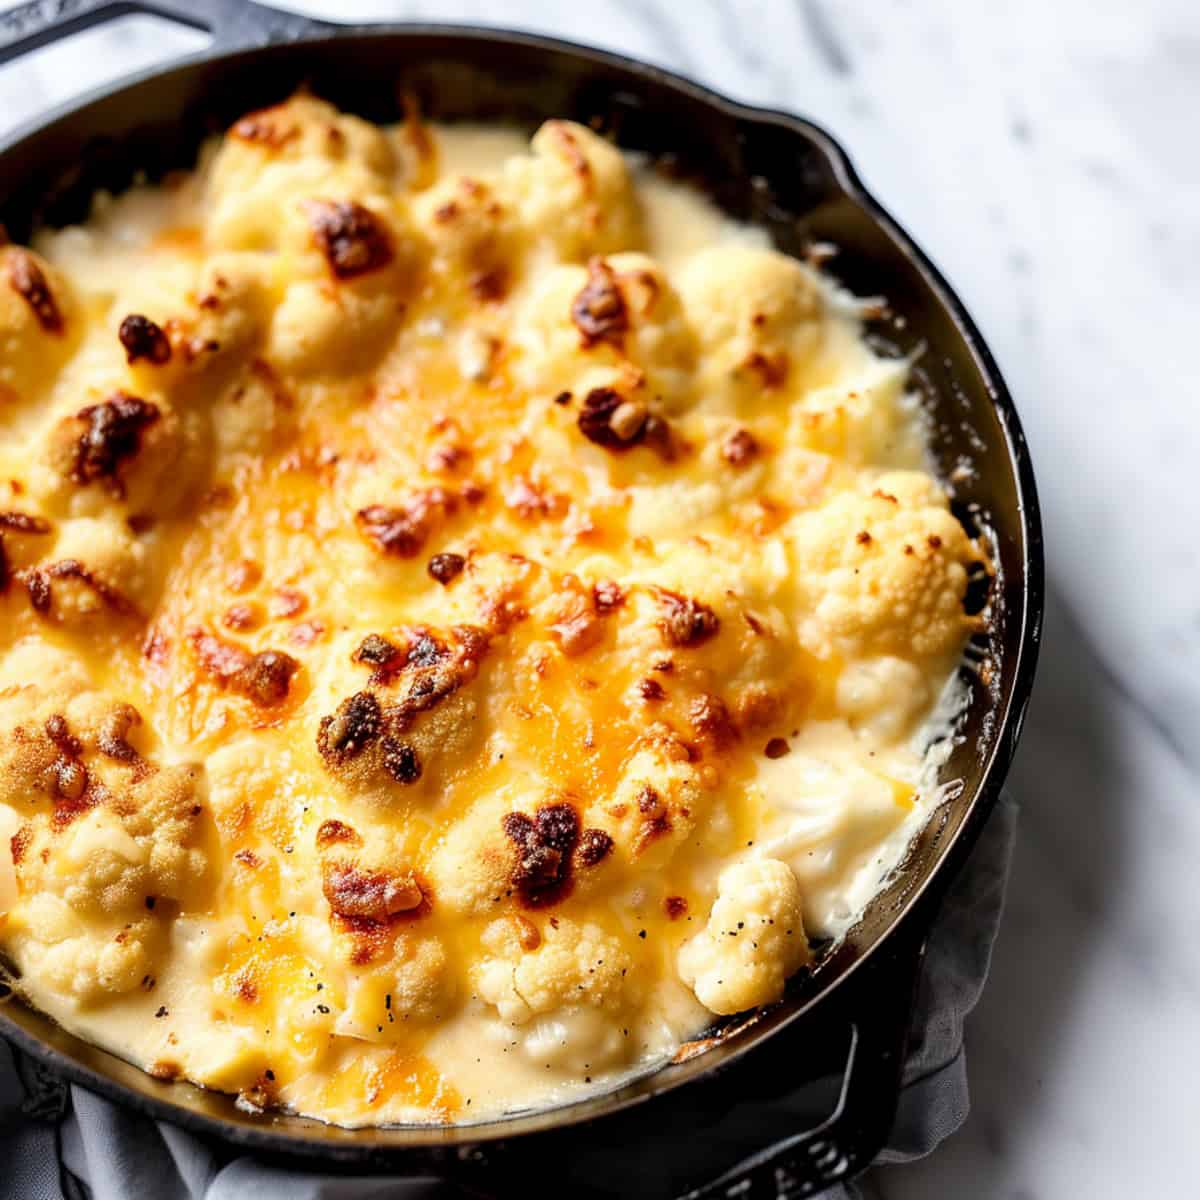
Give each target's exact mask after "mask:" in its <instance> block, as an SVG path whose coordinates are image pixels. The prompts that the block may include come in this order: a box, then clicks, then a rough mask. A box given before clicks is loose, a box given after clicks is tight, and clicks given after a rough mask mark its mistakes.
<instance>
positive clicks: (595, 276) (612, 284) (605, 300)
mask: <svg viewBox="0 0 1200 1200" xmlns="http://www.w3.org/2000/svg"><path fill="white" fill-rule="evenodd" d="M587 270H588V277H587V282H586V283H585V284H584V285H583V288H582V289H581V290H580V292H579V294H578V295H577V296H576V297H575V300H574V302H573V303H572V305H571V320H572V321H573V322H574V323H575V328H576V329H578V330H579V332H580V335H581V336H582V338H583V345H584V347H590V346H594V345H596V343H597V342H609V343H611V344H613V345H617V346H619V345H620V344H621V341H622V339H623V337H624V335H625V333H626V332H627V331H628V329H629V310H628V308H627V307H626V305H625V298H624V297H623V296H622V295H621V289H620V288H619V287H618V286H617V276H616V272H615V271H614V270H613V269H612V267H610V266H609V265H608V263H607V262H605V261H604V259H603V258H598V257H594V258H591V259H589V260H588V265H587Z"/></svg>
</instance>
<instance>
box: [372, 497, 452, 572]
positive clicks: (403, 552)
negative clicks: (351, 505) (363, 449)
mask: <svg viewBox="0 0 1200 1200" xmlns="http://www.w3.org/2000/svg"><path fill="white" fill-rule="evenodd" d="M458 504H459V499H458V496H457V495H455V493H454V492H451V491H448V490H447V489H446V488H442V487H431V488H425V489H423V490H422V491H419V492H416V493H414V494H413V495H412V496H410V497H409V498H408V500H407V501H405V502H404V503H403V504H402V505H398V506H392V505H387V504H371V505H368V506H367V507H366V508H362V509H359V511H358V512H357V513H356V514H355V518H354V519H355V523H356V524H357V526H358V528H359V531H360V532H361V533H362V534H363V535H364V536H365V537H366V538H367V539H368V540H369V541H370V542H372V543H373V544H374V545H375V546H376V547H378V548H379V549H380V550H382V551H383V553H384V554H391V555H396V556H397V557H399V558H412V557H414V556H415V555H417V554H419V553H420V552H421V548H422V547H423V546H424V545H425V542H426V541H427V540H428V539H429V537H430V535H431V534H432V533H433V531H434V530H435V529H436V528H437V527H438V526H439V525H441V524H442V523H443V522H444V521H445V520H446V518H447V517H449V516H451V515H453V514H454V513H455V512H457V511H458Z"/></svg>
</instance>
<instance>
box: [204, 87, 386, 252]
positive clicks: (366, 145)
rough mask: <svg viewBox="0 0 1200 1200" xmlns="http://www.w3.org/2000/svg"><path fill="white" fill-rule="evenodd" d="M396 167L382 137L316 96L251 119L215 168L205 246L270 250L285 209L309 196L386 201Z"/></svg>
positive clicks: (239, 126) (237, 129)
mask: <svg viewBox="0 0 1200 1200" xmlns="http://www.w3.org/2000/svg"><path fill="white" fill-rule="evenodd" d="M397 166H398V164H397V161H396V156H395V154H394V152H393V148H392V145H391V143H390V142H389V141H388V138H387V135H386V134H385V133H384V132H383V130H381V129H379V128H378V127H377V126H375V125H372V124H370V123H369V122H367V121H363V120H361V119H360V118H358V117H353V116H349V115H347V114H345V113H340V112H338V110H337V109H336V108H334V107H333V106H332V105H331V104H327V103H326V102H325V101H323V100H318V99H316V98H315V97H313V96H307V95H303V94H300V95H295V96H293V97H292V98H291V99H290V100H288V101H286V102H285V103H283V104H277V105H275V106H274V107H272V108H265V109H262V110H260V111H258V112H252V113H248V114H247V115H246V116H244V117H242V119H241V120H240V121H238V122H237V123H236V124H235V125H234V126H233V128H232V129H231V130H230V131H229V136H227V137H226V138H225V139H224V140H223V141H222V142H221V145H220V149H219V150H218V151H217V153H216V155H215V156H214V158H213V161H212V166H211V171H210V175H209V180H208V188H209V201H210V205H211V207H210V209H209V214H210V215H209V218H208V223H207V228H206V236H207V240H208V243H209V245H211V246H214V247H220V248H223V249H231V250H266V249H274V248H275V247H276V245H277V243H278V238H279V234H280V221H279V215H280V213H281V212H282V211H284V210H285V209H286V208H287V207H288V206H289V205H292V204H294V203H295V202H296V201H297V200H298V199H301V198H304V197H308V196H318V195H329V194H332V195H341V196H348V197H353V198H355V199H363V198H365V197H367V196H378V195H386V194H387V193H388V192H389V191H390V190H391V189H392V187H393V186H394V184H395V175H396V172H397Z"/></svg>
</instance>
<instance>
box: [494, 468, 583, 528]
mask: <svg viewBox="0 0 1200 1200" xmlns="http://www.w3.org/2000/svg"><path fill="white" fill-rule="evenodd" d="M504 503H505V504H506V505H507V506H508V507H509V508H511V509H512V510H513V512H515V513H516V514H517V515H518V516H520V517H523V518H524V519H525V520H527V521H534V520H538V519H539V518H545V519H548V520H556V519H558V518H559V517H561V516H563V515H564V514H565V513H566V511H567V508H568V506H569V503H570V502H569V501H568V500H567V497H566V496H564V495H561V494H560V493H558V492H552V491H551V490H550V489H549V488H548V487H547V486H546V485H545V484H544V483H540V482H538V481H537V480H534V479H530V478H529V476H528V475H518V476H517V478H516V479H514V480H513V481H512V483H510V484H509V485H508V487H507V488H505V489H504Z"/></svg>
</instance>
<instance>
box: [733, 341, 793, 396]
mask: <svg viewBox="0 0 1200 1200" xmlns="http://www.w3.org/2000/svg"><path fill="white" fill-rule="evenodd" d="M742 365H743V366H744V367H745V368H746V369H747V370H749V371H753V372H754V374H755V375H757V376H758V378H759V381H760V383H761V384H762V386H763V387H764V388H777V387H779V386H780V385H781V384H782V383H783V382H784V381H785V380H786V379H787V377H788V369H789V365H790V364H789V362H788V356H787V354H786V353H785V352H784V351H782V350H780V351H778V352H776V353H773V354H765V353H763V351H761V350H754V351H752V352H751V353H750V354H749V355H747V357H746V359H745V361H744V362H743V364H742Z"/></svg>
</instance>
